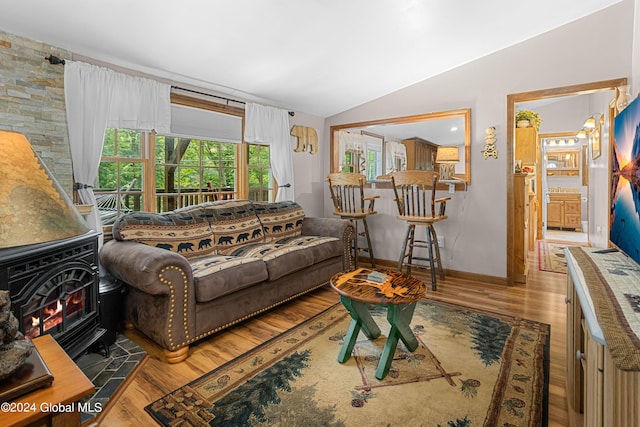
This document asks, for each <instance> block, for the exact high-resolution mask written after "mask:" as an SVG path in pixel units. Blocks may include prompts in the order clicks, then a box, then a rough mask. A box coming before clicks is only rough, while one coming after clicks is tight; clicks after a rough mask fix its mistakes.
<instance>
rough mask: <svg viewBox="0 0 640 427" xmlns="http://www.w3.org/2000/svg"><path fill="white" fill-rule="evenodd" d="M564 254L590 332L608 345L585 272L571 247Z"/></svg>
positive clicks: (595, 338)
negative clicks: (579, 265)
mask: <svg viewBox="0 0 640 427" xmlns="http://www.w3.org/2000/svg"><path fill="white" fill-rule="evenodd" d="M564 256H565V259H566V260H567V269H568V271H567V274H570V275H571V278H572V279H573V285H574V288H575V290H576V294H577V295H578V300H579V302H580V307H581V308H582V314H583V315H584V321H585V323H586V325H587V328H588V329H589V333H590V334H591V337H592V338H593V340H594V341H595V342H597V343H598V344H600V345H606V344H607V343H606V342H605V340H604V334H603V333H602V328H600V324H599V323H598V319H597V318H596V312H595V310H594V308H593V300H592V299H591V294H590V293H589V288H588V287H587V283H586V282H585V280H584V274H582V270H581V269H580V268H579V267H578V266H577V262H576V259H575V258H574V257H573V255H571V252H570V251H569V249H567V248H565V249H564Z"/></svg>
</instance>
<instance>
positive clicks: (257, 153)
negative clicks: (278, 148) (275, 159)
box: [247, 144, 273, 202]
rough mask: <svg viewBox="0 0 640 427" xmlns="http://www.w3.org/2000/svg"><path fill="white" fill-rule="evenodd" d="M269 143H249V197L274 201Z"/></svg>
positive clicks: (261, 200)
mask: <svg viewBox="0 0 640 427" xmlns="http://www.w3.org/2000/svg"><path fill="white" fill-rule="evenodd" d="M269 157H270V151H269V146H268V145H261V144H249V160H248V164H247V169H248V172H249V199H250V200H256V201H259V202H263V201H266V202H268V201H273V176H272V175H271V163H270V160H269Z"/></svg>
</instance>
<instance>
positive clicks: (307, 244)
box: [275, 236, 344, 264]
mask: <svg viewBox="0 0 640 427" xmlns="http://www.w3.org/2000/svg"><path fill="white" fill-rule="evenodd" d="M275 243H276V244H279V245H284V246H299V247H304V248H307V249H308V250H309V251H311V253H312V254H313V263H314V264H317V263H319V262H322V261H324V260H326V259H329V258H333V257H337V256H342V255H343V253H342V251H343V250H344V245H343V244H342V241H341V240H340V239H337V238H335V237H322V236H292V237H285V238H284V239H279V240H277V241H276V242H275Z"/></svg>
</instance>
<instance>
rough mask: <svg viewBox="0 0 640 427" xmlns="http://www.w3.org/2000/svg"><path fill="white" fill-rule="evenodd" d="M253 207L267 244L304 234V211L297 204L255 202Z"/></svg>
mask: <svg viewBox="0 0 640 427" xmlns="http://www.w3.org/2000/svg"><path fill="white" fill-rule="evenodd" d="M253 206H254V208H255V212H256V214H257V215H258V218H259V219H260V222H261V223H262V228H263V229H264V234H265V241H266V242H274V241H276V240H278V239H282V238H283V237H289V236H299V235H300V234H301V233H302V221H303V220H304V209H302V206H300V205H299V204H297V203H296V202H275V203H269V202H253Z"/></svg>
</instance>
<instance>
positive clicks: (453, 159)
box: [436, 145, 460, 180]
mask: <svg viewBox="0 0 640 427" xmlns="http://www.w3.org/2000/svg"><path fill="white" fill-rule="evenodd" d="M459 161H460V154H459V153H458V146H456V145H454V146H439V147H438V151H437V153H436V163H438V164H439V165H440V179H441V180H451V179H453V178H454V172H455V167H456V163H458V162H459Z"/></svg>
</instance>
